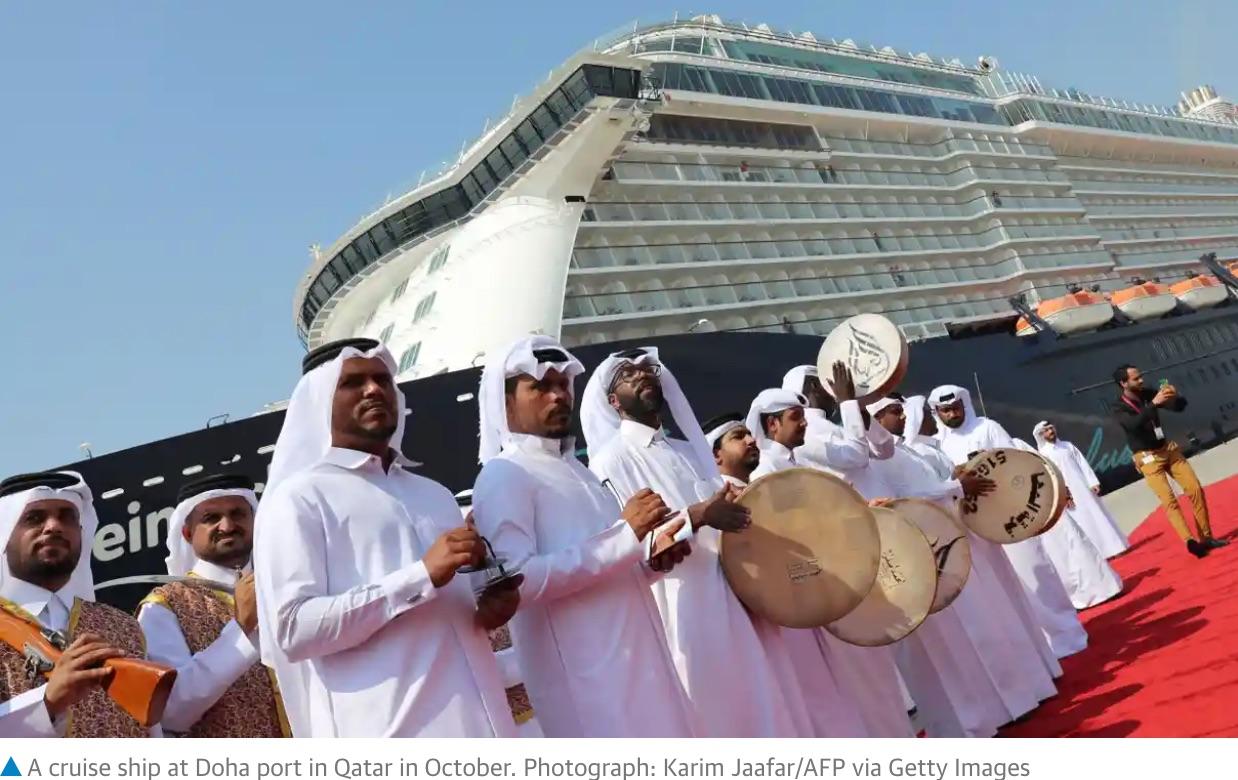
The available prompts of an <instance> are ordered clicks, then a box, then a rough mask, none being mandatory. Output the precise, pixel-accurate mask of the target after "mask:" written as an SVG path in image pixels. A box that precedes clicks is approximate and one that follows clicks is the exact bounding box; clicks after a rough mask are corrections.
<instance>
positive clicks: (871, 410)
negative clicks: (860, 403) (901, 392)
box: [864, 398, 903, 421]
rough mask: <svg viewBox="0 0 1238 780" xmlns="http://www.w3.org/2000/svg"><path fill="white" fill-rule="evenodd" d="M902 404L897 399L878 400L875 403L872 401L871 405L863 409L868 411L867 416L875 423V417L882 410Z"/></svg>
mask: <svg viewBox="0 0 1238 780" xmlns="http://www.w3.org/2000/svg"><path fill="white" fill-rule="evenodd" d="M902 403H903V402H902V401H900V400H898V399H897V398H878V399H877V400H876V401H873V402H872V403H871V404H869V405H868V406H866V407H864V408H865V409H867V410H868V414H869V415H870V416H871V417H872V418H873V420H874V421H876V419H877V415H878V414H879V413H880V412H881V411H882V410H883V409H885V408H886V407H889V406H900V405H902Z"/></svg>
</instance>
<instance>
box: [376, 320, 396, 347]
mask: <svg viewBox="0 0 1238 780" xmlns="http://www.w3.org/2000/svg"><path fill="white" fill-rule="evenodd" d="M394 330H395V323H394V322H393V323H391V324H390V325H388V326H387V327H385V328H383V332H382V333H379V334H378V340H379V341H381V342H382V343H384V344H386V343H387V341H388V340H389V339H390V338H391V333H392V331H394Z"/></svg>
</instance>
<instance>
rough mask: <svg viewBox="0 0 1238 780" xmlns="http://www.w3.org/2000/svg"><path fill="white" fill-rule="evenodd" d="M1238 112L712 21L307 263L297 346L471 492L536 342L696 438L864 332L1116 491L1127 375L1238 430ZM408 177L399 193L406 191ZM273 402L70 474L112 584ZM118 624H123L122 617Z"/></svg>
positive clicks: (519, 115)
mask: <svg viewBox="0 0 1238 780" xmlns="http://www.w3.org/2000/svg"><path fill="white" fill-rule="evenodd" d="M1236 117H1238V112H1235V110H1234V105H1233V104H1232V103H1230V102H1228V101H1226V100H1225V99H1223V98H1222V97H1220V96H1219V95H1218V93H1217V91H1216V90H1215V89H1214V88H1213V87H1211V86H1204V87H1198V88H1195V89H1192V90H1190V91H1189V92H1184V93H1183V94H1182V96H1181V102H1180V103H1179V104H1178V105H1177V106H1176V107H1173V108H1167V107H1158V106H1151V105H1142V104H1135V103H1131V102H1128V101H1122V100H1115V99H1109V98H1103V97H1097V96H1093V95H1088V94H1085V93H1082V92H1080V91H1079V90H1077V89H1072V88H1052V87H1049V86H1046V85H1043V84H1042V83H1041V82H1040V81H1039V80H1038V79H1037V78H1035V77H1034V76H1030V75H1024V74H1019V73H1013V72H1008V71H1005V70H1003V69H1002V68H1001V66H1000V64H999V63H998V61H997V59H995V58H994V57H991V56H980V57H978V58H976V59H974V61H970V62H967V63H965V62H963V61H960V60H957V59H951V60H944V59H939V58H935V57H932V56H929V55H927V54H922V53H908V52H899V51H895V50H894V49H891V48H888V47H885V48H877V47H874V46H869V45H862V44H858V43H856V42H854V41H852V40H849V39H844V40H836V39H830V38H826V37H824V36H818V35H815V34H813V33H810V32H789V31H780V30H776V29H773V28H771V27H769V26H766V25H757V26H748V25H745V24H739V23H732V22H727V21H724V20H722V19H720V18H718V17H716V16H697V17H693V18H690V19H674V20H671V21H667V22H663V23H659V24H654V25H649V26H639V25H635V26H631V27H628V28H626V29H624V30H622V31H620V32H618V33H615V34H612V35H608V36H606V37H603V38H600V39H598V40H597V41H594V42H593V43H592V44H591V45H589V46H588V47H586V48H585V49H584V50H582V51H580V52H578V53H577V54H575V55H574V56H572V57H571V58H570V59H568V60H567V61H566V62H564V63H563V64H561V65H559V66H558V67H556V68H554V70H552V71H551V72H550V74H549V77H548V78H547V79H546V80H545V81H544V82H543V83H542V84H540V85H539V86H537V87H536V88H535V89H533V90H532V91H531V92H530V93H528V94H527V95H524V96H522V97H520V98H518V99H517V100H516V101H515V102H514V103H513V105H512V107H511V110H510V111H509V112H508V113H507V114H506V115H505V116H503V117H502V118H501V119H498V120H496V121H494V122H491V123H489V124H488V125H487V126H486V128H485V129H484V131H483V133H482V134H481V136H480V137H479V138H477V139H476V140H474V141H472V142H471V143H468V144H466V146H465V147H464V148H463V149H462V151H461V153H460V155H459V157H458V158H457V159H456V160H455V161H454V163H452V164H451V165H449V166H448V167H446V168H445V169H444V170H442V171H439V172H438V173H436V174H434V175H432V176H423V178H422V180H421V181H420V182H419V183H418V185H417V186H416V187H414V188H412V189H410V190H409V191H408V192H406V193H404V194H403V195H400V196H399V197H397V198H394V199H390V200H389V201H388V202H386V203H384V204H383V205H382V206H381V207H379V208H378V209H377V210H375V211H373V212H371V213H369V214H367V215H366V216H365V217H363V218H362V219H360V221H358V222H357V223H356V224H355V225H354V226H353V227H352V228H351V229H350V230H348V231H347V232H346V233H345V234H344V235H342V236H340V237H339V238H338V239H337V240H336V241H335V242H334V243H332V244H331V245H330V246H327V247H325V248H320V247H315V248H314V249H313V251H312V254H313V259H312V262H311V265H310V267H309V268H308V269H307V270H306V272H305V274H304V277H303V278H302V279H301V281H300V283H299V284H298V286H297V289H296V291H295V296H294V303H293V319H294V325H295V328H296V332H297V334H298V335H299V337H300V339H301V340H302V342H303V343H304V345H305V346H306V347H307V348H313V347H315V346H318V345H320V344H322V343H324V342H327V341H330V340H334V339H338V338H343V337H349V336H370V337H375V338H379V339H381V340H382V341H384V342H385V343H386V344H387V345H388V346H389V347H390V348H391V350H392V353H393V354H394V355H395V356H396V357H397V359H398V362H399V377H398V378H399V379H400V381H401V387H402V389H403V390H404V392H405V394H406V396H407V398H408V401H409V408H410V409H411V410H412V416H411V417H410V423H409V425H408V426H407V429H406V441H405V449H406V451H407V452H408V453H409V454H410V455H411V456H413V457H416V458H417V459H418V460H421V461H424V462H425V464H426V465H425V467H424V473H426V474H427V475H428V476H431V477H433V478H435V479H437V480H439V481H441V482H443V483H444V484H446V485H447V486H448V487H450V488H451V489H452V490H453V491H457V492H464V491H467V490H468V488H469V487H471V485H472V482H473V478H474V477H475V475H476V472H477V463H476V441H475V432H476V425H477V409H476V398H475V393H476V388H477V379H478V366H479V365H480V363H481V360H482V357H483V356H484V354H485V353H486V351H487V350H488V349H490V348H492V347H494V346H496V345H498V344H501V343H504V342H507V341H509V340H511V339H513V338H515V337H517V336H519V335H521V334H526V333H544V334H550V335H554V336H558V337H559V338H561V339H562V340H563V342H564V343H565V344H566V345H568V346H569V347H572V348H573V349H574V350H575V351H576V352H577V354H578V355H579V356H580V357H581V358H582V360H583V361H584V362H585V364H586V366H588V367H592V366H595V365H597V363H598V362H600V360H601V359H602V358H603V357H604V356H605V355H606V354H607V353H608V352H610V351H613V350H614V349H616V348H617V345H620V344H625V345H631V344H649V343H652V344H656V345H658V346H659V348H660V349H661V352H662V355H663V357H664V358H665V359H666V360H667V363H668V365H671V366H672V367H673V369H674V371H675V373H676V376H677V377H678V378H679V380H680V383H681V384H682V385H683V387H684V389H685V391H686V392H687V394H688V395H689V397H690V398H691V400H692V402H693V404H694V406H695V408H696V410H697V411H698V413H699V414H700V415H701V416H702V417H706V416H711V415H713V414H717V413H719V412H723V411H730V410H739V409H743V408H746V406H747V404H748V402H749V401H750V399H751V398H752V397H753V396H754V395H755V394H756V393H757V392H758V391H759V390H761V389H762V388H764V387H767V386H769V385H771V384H777V383H778V382H779V381H780V378H781V376H782V374H783V372H784V371H785V370H786V369H787V368H789V367H791V366H792V365H796V364H799V363H806V362H815V357H816V353H817V350H818V348H819V346H820V343H821V337H822V336H824V335H826V334H827V333H829V332H830V330H831V329H832V328H834V327H835V326H836V325H837V324H838V323H839V322H841V321H842V320H844V319H845V318H847V317H849V316H851V315H854V314H858V313H861V312H879V313H881V314H883V315H885V316H886V317H888V318H890V319H891V320H892V321H894V322H895V323H897V324H898V325H899V326H900V327H901V329H902V331H903V333H904V334H905V336H906V338H907V339H908V341H909V342H910V343H911V367H910V373H909V375H908V378H907V381H906V389H908V390H912V391H921V392H923V391H927V390H928V389H930V388H931V387H932V386H934V385H936V384H940V383H944V382H952V383H957V384H964V385H967V386H969V387H972V388H973V390H974V395H975V396H976V398H977V400H978V401H979V403H980V405H981V408H982V410H983V412H985V413H987V414H988V415H989V416H992V417H994V418H996V419H998V420H1000V421H1001V422H1002V423H1003V424H1005V425H1006V427H1007V428H1008V429H1009V430H1010V431H1011V432H1012V433H1013V434H1014V435H1016V436H1022V437H1023V438H1025V439H1028V438H1030V436H1031V427H1032V426H1033V425H1034V424H1035V423H1036V422H1037V421H1038V420H1040V419H1046V418H1048V419H1052V420H1054V422H1055V423H1056V424H1057V426H1058V428H1059V430H1061V431H1062V432H1063V434H1064V436H1065V437H1066V438H1068V439H1070V440H1073V441H1074V442H1075V443H1076V444H1077V445H1078V446H1079V447H1080V449H1081V450H1083V452H1084V453H1085V454H1086V455H1087V456H1088V458H1089V460H1090V461H1091V462H1092V464H1093V466H1094V467H1095V468H1096V470H1097V472H1098V473H1099V474H1100V475H1101V478H1102V481H1103V482H1104V483H1105V484H1106V485H1107V486H1109V487H1113V486H1116V485H1119V484H1122V483H1123V482H1125V481H1129V480H1130V479H1132V478H1133V477H1134V471H1133V469H1132V468H1131V463H1130V453H1129V451H1128V450H1124V446H1125V445H1124V442H1123V439H1122V436H1121V432H1120V431H1119V430H1117V428H1116V427H1115V426H1114V425H1112V423H1110V422H1109V420H1108V411H1107V409H1108V406H1109V405H1110V404H1111V403H1112V402H1113V401H1114V398H1115V396H1116V389H1115V388H1114V386H1113V385H1112V382H1111V381H1110V378H1109V377H1110V373H1111V372H1112V369H1113V368H1114V367H1115V366H1117V365H1118V364H1120V363H1124V362H1131V363H1135V364H1137V365H1139V366H1140V367H1141V368H1143V369H1144V370H1145V371H1147V372H1155V373H1152V375H1153V376H1158V377H1159V376H1163V377H1168V378H1171V379H1172V381H1173V382H1174V383H1175V384H1176V385H1177V386H1178V387H1179V388H1180V389H1181V390H1182V392H1183V393H1184V395H1186V396H1187V398H1188V399H1189V400H1190V405H1189V407H1188V409H1187V411H1186V412H1184V413H1183V414H1177V415H1171V416H1167V417H1168V419H1167V420H1166V425H1167V426H1168V428H1169V431H1170V433H1171V434H1172V435H1173V436H1175V437H1176V438H1177V439H1178V440H1179V441H1180V442H1181V443H1183V444H1184V445H1186V446H1187V447H1188V449H1191V448H1198V447H1207V446H1211V445H1213V444H1216V443H1219V442H1221V441H1224V440H1225V439H1227V438H1230V437H1232V436H1233V435H1235V434H1236V433H1238V306H1234V305H1231V299H1233V298H1234V297H1235V292H1234V290H1235V289H1238V279H1235V276H1234V274H1233V273H1232V271H1233V270H1234V269H1235V267H1238V262H1236V260H1238V119H1236ZM396 175H403V172H396ZM281 421H282V411H281V410H280V409H279V408H278V407H275V408H272V409H270V410H267V413H264V414H259V415H256V416H254V417H252V418H249V419H246V420H242V421H239V422H235V423H231V424H228V425H223V426H215V427H211V428H208V429H206V430H201V431H196V432H193V433H188V434H185V435H182V436H178V437H175V438H172V439H167V440H164V441H160V442H155V443H152V444H148V445H144V446H142V447H136V448H133V449H130V450H125V451H123V452H119V453H115V454H112V455H109V456H105V457H100V458H94V459H92V460H87V461H83V462H80V463H77V464H73V466H72V467H73V468H76V469H78V470H80V471H82V472H83V473H84V474H85V475H86V476H87V478H88V479H89V480H90V481H91V483H92V484H93V485H94V486H95V488H96V495H98V496H100V500H99V510H100V515H101V519H102V522H103V526H102V528H101V531H100V535H99V536H98V537H97V538H96V542H95V557H96V577H97V578H98V579H100V580H106V579H109V578H110V577H116V576H121V575H122V574H126V573H131V572H134V571H159V570H161V565H162V564H161V560H160V559H161V557H162V555H161V552H160V549H161V545H162V537H161V529H162V528H163V524H164V521H166V518H167V516H168V515H170V513H171V507H172V498H173V496H174V494H175V490H176V487H177V485H178V484H179V483H180V482H181V481H183V480H184V479H185V477H187V476H191V475H193V474H195V473H199V472H201V471H203V470H219V468H221V467H223V466H227V467H229V468H233V469H240V470H244V471H247V472H248V473H250V474H251V475H252V476H253V477H254V478H255V479H256V480H258V481H259V482H261V481H262V479H263V478H264V477H265V473H266V466H267V463H268V462H269V459H270V452H271V449H272V444H273V442H274V441H275V438H276V436H277V434H278V430H279V426H280V423H281ZM122 600H123V599H122Z"/></svg>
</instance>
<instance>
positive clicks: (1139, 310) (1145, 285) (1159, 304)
mask: <svg viewBox="0 0 1238 780" xmlns="http://www.w3.org/2000/svg"><path fill="white" fill-rule="evenodd" d="M1109 300H1110V301H1111V302H1112V303H1113V305H1114V306H1117V307H1118V310H1119V311H1121V312H1122V313H1123V314H1125V315H1126V316H1127V317H1130V318H1131V319H1132V320H1135V321H1137V322H1138V321H1140V320H1152V319H1156V318H1157V317H1163V316H1165V315H1166V314H1168V313H1169V312H1171V311H1173V310H1174V307H1175V306H1177V305H1178V299H1177V298H1175V297H1174V294H1173V292H1172V291H1171V290H1170V288H1169V286H1168V285H1164V284H1159V283H1157V282H1145V281H1144V280H1142V279H1132V280H1131V286H1130V287H1124V288H1122V289H1121V290H1118V291H1117V292H1115V293H1114V294H1113V295H1112V296H1110V298H1109Z"/></svg>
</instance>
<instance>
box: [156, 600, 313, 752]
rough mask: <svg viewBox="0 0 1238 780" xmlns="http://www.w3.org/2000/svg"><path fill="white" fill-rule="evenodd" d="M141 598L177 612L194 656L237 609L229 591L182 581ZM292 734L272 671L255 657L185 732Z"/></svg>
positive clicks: (203, 734)
mask: <svg viewBox="0 0 1238 780" xmlns="http://www.w3.org/2000/svg"><path fill="white" fill-rule="evenodd" d="M144 602H151V603H155V604H159V605H161V606H163V607H166V608H167V609H168V610H169V611H171V613H172V614H173V615H175V616H176V622H177V623H179V624H180V628H181V634H183V635H184V637H185V644H186V645H188V646H189V652H191V653H194V654H195V655H196V654H197V653H200V652H202V651H203V650H205V649H206V648H207V647H209V646H210V645H211V643H213V642H214V641H215V640H216V639H218V638H219V635H220V634H221V633H223V630H224V627H225V626H226V625H227V624H228V623H229V621H231V620H232V619H233V616H234V614H235V607H234V606H233V604H234V602H233V600H232V596H231V595H229V594H227V593H221V592H219V591H213V590H207V589H205V588H197V587H194V586H192V585H184V584H181V583H172V584H170V585H163V586H161V587H158V588H156V589H155V590H153V591H151V593H150V595H149V596H147V597H146V598H145V599H144ZM290 735H291V731H290V730H289V728H288V722H287V719H286V718H285V717H284V706H283V701H281V699H280V697H279V690H278V688H277V686H276V684H275V675H274V674H273V673H272V672H271V670H270V669H268V668H266V667H265V666H263V665H262V664H261V663H257V662H255V663H254V665H253V666H251V667H250V668H249V670H248V671H246V672H245V673H244V674H242V675H241V676H240V677H238V678H237V679H236V681H235V682H233V683H232V685H231V686H229V687H228V690H226V691H224V694H223V696H220V697H219V701H217V702H215V704H214V705H212V706H211V708H210V709H209V710H207V711H206V712H205V713H204V714H203V715H202V717H201V719H199V720H198V722H197V723H195V724H194V725H193V728H191V729H190V730H189V732H188V733H187V734H185V736H187V737H287V736H290Z"/></svg>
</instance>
